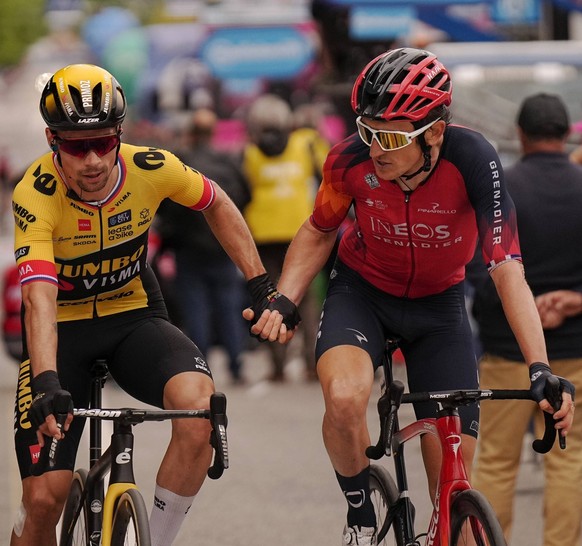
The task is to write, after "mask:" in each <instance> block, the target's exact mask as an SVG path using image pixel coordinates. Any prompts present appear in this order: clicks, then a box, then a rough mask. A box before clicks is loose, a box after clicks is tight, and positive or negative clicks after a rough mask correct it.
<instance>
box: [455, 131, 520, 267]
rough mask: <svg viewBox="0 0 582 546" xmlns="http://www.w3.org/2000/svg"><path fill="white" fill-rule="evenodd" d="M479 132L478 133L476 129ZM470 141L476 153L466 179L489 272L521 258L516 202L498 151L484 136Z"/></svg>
mask: <svg viewBox="0 0 582 546" xmlns="http://www.w3.org/2000/svg"><path fill="white" fill-rule="evenodd" d="M475 134H476V133H475ZM479 137H480V138H475V140H474V142H472V143H469V145H471V147H472V149H473V151H474V153H473V154H471V157H472V161H471V166H470V167H469V168H470V170H471V173H470V176H469V177H466V178H465V179H466V180H468V181H469V182H468V183H467V191H468V194H469V198H470V200H471V203H472V205H473V208H474V209H475V216H476V221H477V228H478V230H479V240H480V243H481V249H482V254H483V260H484V261H485V264H486V265H487V269H488V270H489V272H491V271H493V270H494V269H495V268H496V267H498V266H499V265H501V264H502V263H504V262H506V261H509V260H517V261H521V251H520V246H519V236H518V231H517V218H516V213H515V205H514V203H513V200H512V199H511V196H510V195H509V193H508V191H507V187H506V184H505V180H504V174H503V168H502V165H501V161H500V159H499V156H498V155H497V152H496V151H495V149H494V148H493V146H491V144H489V143H488V142H487V141H486V139H485V138H484V137H481V136H480V135H479Z"/></svg>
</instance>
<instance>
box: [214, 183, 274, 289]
mask: <svg viewBox="0 0 582 546" xmlns="http://www.w3.org/2000/svg"><path fill="white" fill-rule="evenodd" d="M214 187H215V189H216V198H215V200H214V202H213V203H212V205H211V206H210V207H208V208H207V209H206V210H204V211H203V214H204V217H205V218H206V221H207V222H208V225H209V226H210V229H211V230H212V233H214V236H215V237H216V238H217V239H218V241H219V242H220V244H221V245H222V247H223V248H224V250H225V252H226V253H227V254H228V255H229V256H230V258H231V260H232V261H233V262H234V263H235V264H236V265H237V267H238V268H239V269H240V270H241V272H242V273H243V275H244V276H245V279H247V280H249V279H252V278H253V277H256V276H258V275H262V274H263V273H265V268H264V267H263V265H262V263H261V259H260V258H259V254H258V252H257V247H256V245H255V242H254V240H253V237H252V235H251V232H250V231H249V228H248V226H247V224H246V222H245V220H244V218H243V216H242V214H241V213H240V211H239V210H238V208H237V207H236V205H235V204H234V203H233V202H232V200H231V199H230V197H228V195H227V194H226V193H225V192H224V190H223V189H221V188H220V187H219V186H218V185H217V184H214Z"/></svg>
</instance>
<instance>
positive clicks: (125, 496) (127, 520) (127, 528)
mask: <svg viewBox="0 0 582 546" xmlns="http://www.w3.org/2000/svg"><path fill="white" fill-rule="evenodd" d="M150 545H151V538H150V524H149V516H148V512H147V509H146V506H145V502H144V500H143V497H142V496H141V493H140V492H139V491H138V490H137V489H133V488H132V489H127V490H126V491H124V492H123V493H122V494H121V496H120V497H119V499H118V500H117V504H116V506H115V513H114V514H113V525H112V531H111V546H150Z"/></svg>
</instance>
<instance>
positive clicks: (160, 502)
mask: <svg viewBox="0 0 582 546" xmlns="http://www.w3.org/2000/svg"><path fill="white" fill-rule="evenodd" d="M154 506H155V507H156V508H159V509H160V510H161V511H162V512H163V511H164V510H165V509H166V503H165V502H164V501H163V500H162V499H159V498H158V497H156V496H155V495H154Z"/></svg>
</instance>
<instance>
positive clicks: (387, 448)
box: [366, 380, 404, 460]
mask: <svg viewBox="0 0 582 546" xmlns="http://www.w3.org/2000/svg"><path fill="white" fill-rule="evenodd" d="M403 395H404V384H403V383H402V382H401V381H398V380H395V381H393V382H392V383H390V385H389V386H388V389H387V390H386V392H385V393H384V394H383V395H382V396H381V397H380V399H379V400H378V414H379V415H380V436H379V438H378V442H377V443H376V445H374V446H369V447H367V448H366V456H367V457H368V458H369V459H374V460H378V459H381V458H382V457H383V456H384V455H388V456H390V455H391V444H392V435H393V433H394V426H395V423H396V414H397V411H398V408H399V407H400V404H401V403H402V396H403Z"/></svg>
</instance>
